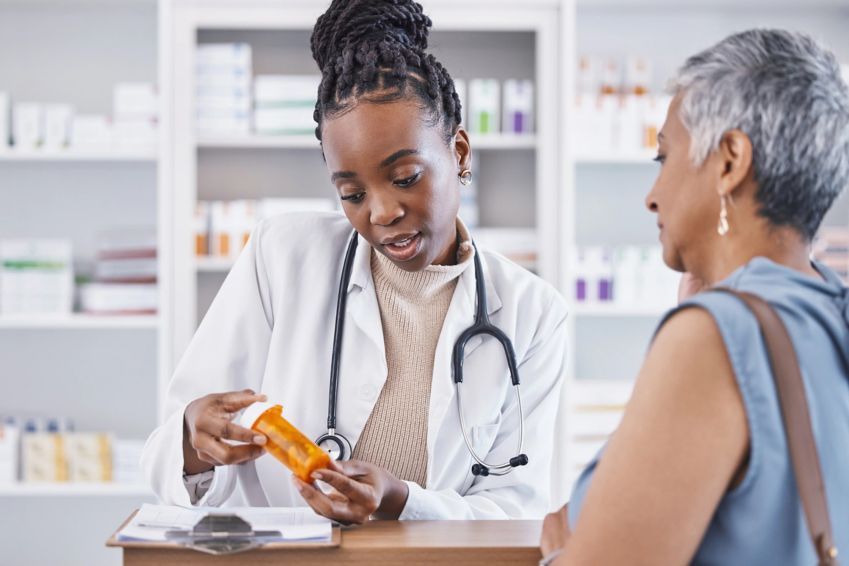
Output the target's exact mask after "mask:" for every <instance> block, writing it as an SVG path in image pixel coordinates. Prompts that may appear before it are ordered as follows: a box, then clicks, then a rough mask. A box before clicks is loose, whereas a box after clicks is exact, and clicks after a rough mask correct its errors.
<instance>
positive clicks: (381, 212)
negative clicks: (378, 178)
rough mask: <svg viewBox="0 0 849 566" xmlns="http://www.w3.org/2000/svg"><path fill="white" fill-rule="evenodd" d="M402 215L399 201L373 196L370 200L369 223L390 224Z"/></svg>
mask: <svg viewBox="0 0 849 566" xmlns="http://www.w3.org/2000/svg"><path fill="white" fill-rule="evenodd" d="M403 216H404V208H403V207H402V206H401V203H400V202H398V201H397V200H395V199H393V198H388V197H384V198H375V199H373V200H372V207H371V223H372V224H375V225H378V226H390V225H392V224H395V223H396V222H397V221H398V220H400V219H401V218H402V217H403Z"/></svg>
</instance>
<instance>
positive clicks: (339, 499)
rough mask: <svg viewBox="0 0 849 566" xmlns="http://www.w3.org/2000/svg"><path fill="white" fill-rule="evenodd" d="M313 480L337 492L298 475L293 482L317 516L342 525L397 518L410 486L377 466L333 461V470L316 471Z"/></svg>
mask: <svg viewBox="0 0 849 566" xmlns="http://www.w3.org/2000/svg"><path fill="white" fill-rule="evenodd" d="M312 477H313V479H316V480H321V481H323V482H325V483H327V484H329V485H330V486H331V487H332V488H333V489H334V491H332V492H331V493H330V494H324V493H322V492H321V491H320V490H319V489H318V488H317V487H316V486H315V485H311V484H307V483H304V482H302V481H301V480H300V479H298V478H296V477H294V476H292V481H293V482H294V483H295V487H297V488H298V491H299V492H300V493H301V496H302V497H303V498H304V500H305V501H306V502H307V503H308V504H309V505H310V507H312V508H313V510H314V511H315V512H316V513H318V514H319V515H323V516H325V517H327V518H328V519H333V520H334V521H338V522H340V523H345V524H357V525H361V524H363V523H365V522H366V521H368V520H369V518H371V517H372V516H374V518H376V519H397V518H398V517H399V516H400V515H401V511H403V510H404V505H406V503H407V495H408V494H409V489H408V488H407V484H406V483H404V482H403V481H401V480H399V479H398V478H396V477H395V476H393V475H392V474H390V473H389V472H387V471H386V470H384V469H383V468H381V467H379V466H375V465H374V464H369V463H366V462H361V461H358V460H350V461H348V462H331V463H330V468H326V469H323V470H316V471H315V472H313V475H312Z"/></svg>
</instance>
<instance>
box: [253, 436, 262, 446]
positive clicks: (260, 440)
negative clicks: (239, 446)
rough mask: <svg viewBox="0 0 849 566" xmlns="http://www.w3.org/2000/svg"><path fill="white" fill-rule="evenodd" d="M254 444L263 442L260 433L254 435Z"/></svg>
mask: <svg viewBox="0 0 849 566" xmlns="http://www.w3.org/2000/svg"><path fill="white" fill-rule="evenodd" d="M254 444H259V445H260V446H261V445H263V444H265V437H264V436H262V435H261V434H258V435H256V436H254Z"/></svg>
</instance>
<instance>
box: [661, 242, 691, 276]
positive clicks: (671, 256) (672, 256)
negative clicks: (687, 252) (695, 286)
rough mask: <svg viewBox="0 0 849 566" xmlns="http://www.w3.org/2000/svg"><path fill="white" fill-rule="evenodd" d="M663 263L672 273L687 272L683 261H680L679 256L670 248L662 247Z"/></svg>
mask: <svg viewBox="0 0 849 566" xmlns="http://www.w3.org/2000/svg"><path fill="white" fill-rule="evenodd" d="M663 263H665V264H666V266H667V267H668V268H669V269H671V270H673V271H678V272H680V273H684V272H685V271H687V268H686V267H684V260H683V259H681V255H680V254H679V253H678V251H677V250H675V249H674V248H672V247H671V246H667V245H665V246H663Z"/></svg>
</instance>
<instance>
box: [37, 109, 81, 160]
mask: <svg viewBox="0 0 849 566" xmlns="http://www.w3.org/2000/svg"><path fill="white" fill-rule="evenodd" d="M73 116H74V109H73V108H72V107H71V106H70V105H69V104H48V105H45V107H44V147H45V148H49V149H64V148H66V147H68V144H70V143H71V120H72V118H73Z"/></svg>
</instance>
